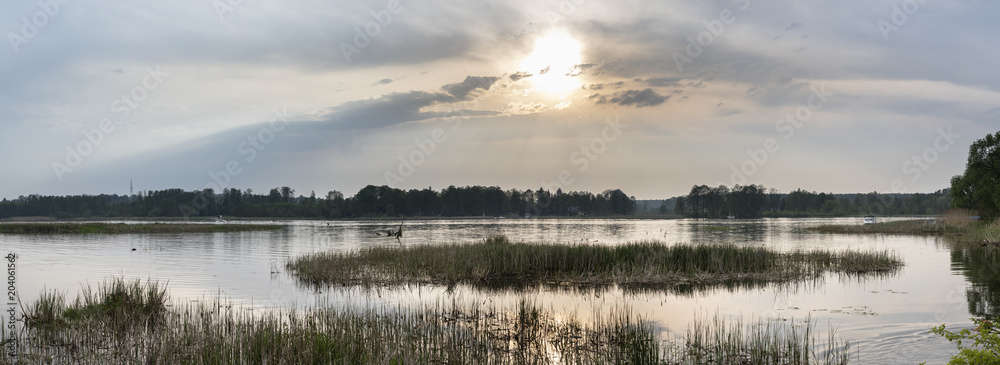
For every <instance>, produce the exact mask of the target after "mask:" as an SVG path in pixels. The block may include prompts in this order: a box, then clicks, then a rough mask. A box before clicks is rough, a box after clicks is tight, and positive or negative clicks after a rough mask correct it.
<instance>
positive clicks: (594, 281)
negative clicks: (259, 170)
mask: <svg viewBox="0 0 1000 365" xmlns="http://www.w3.org/2000/svg"><path fill="white" fill-rule="evenodd" d="M902 265H903V262H902V260H901V259H900V258H899V257H897V256H896V255H895V254H893V253H889V252H888V251H866V252H834V251H827V250H813V251H793V252H778V251H774V250H771V249H767V248H764V247H759V246H753V247H751V246H736V245H731V244H723V245H687V244H684V245H674V246H667V245H664V244H662V243H657V242H652V241H647V242H635V243H629V244H624V245H621V246H600V245H588V244H573V245H557V244H543V243H524V242H516V243H515V242H510V241H509V240H507V238H505V237H502V236H498V237H491V238H488V239H485V240H483V241H480V242H477V243H456V244H443V245H421V246H411V247H386V246H377V247H368V248H363V249H360V250H355V251H351V252H346V253H337V252H332V253H316V254H310V255H305V256H301V257H298V258H296V259H293V260H290V261H289V262H288V263H287V264H286V266H287V267H288V269H289V270H290V272H292V273H294V274H295V275H296V277H297V278H298V279H299V280H301V281H302V282H304V283H308V284H312V285H335V286H351V285H360V286H391V285H404V284H440V285H454V284H469V285H475V286H483V287H491V286H497V285H503V284H505V283H516V284H519V285H525V284H534V285H537V284H557V285H576V286H602V285H618V286H622V287H644V288H650V287H661V288H666V287H671V286H679V285H716V284H732V283H787V282H794V281H799V280H805V279H809V278H816V277H818V276H820V275H822V274H823V273H825V272H839V273H847V274H867V273H886V272H894V271H895V270H897V269H898V268H900V267H902Z"/></svg>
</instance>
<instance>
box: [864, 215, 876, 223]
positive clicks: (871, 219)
mask: <svg viewBox="0 0 1000 365" xmlns="http://www.w3.org/2000/svg"><path fill="white" fill-rule="evenodd" d="M874 223H875V216H874V215H869V216H865V220H864V222H863V224H874Z"/></svg>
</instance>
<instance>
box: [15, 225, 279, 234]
mask: <svg viewBox="0 0 1000 365" xmlns="http://www.w3.org/2000/svg"><path fill="white" fill-rule="evenodd" d="M283 228H285V226H281V225H270V224H192V223H152V224H125V223H0V233H10V234H87V233H97V234H130V233H213V232H242V231H273V230H279V229H283Z"/></svg>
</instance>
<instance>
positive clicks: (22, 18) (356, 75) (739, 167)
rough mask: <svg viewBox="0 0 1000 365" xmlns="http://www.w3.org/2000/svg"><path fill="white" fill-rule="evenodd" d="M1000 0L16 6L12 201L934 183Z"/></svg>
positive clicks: (651, 194)
mask: <svg viewBox="0 0 1000 365" xmlns="http://www.w3.org/2000/svg"><path fill="white" fill-rule="evenodd" d="M998 13H1000V2H995V1H986V0H952V1H940V0H905V1H902V0H897V1H882V0H842V1H808V2H803V1H792V0H770V1H765V0H715V1H690V0H687V1H628V0H626V1H597V0H541V1H539V0H531V1H528V0H525V1H520V0H510V1H432V0H392V1H384V0H379V1H336V0H335V1H274V0H201V1H183V0H182V1H170V2H163V1H148V0H136V1H128V2H122V1H104V0H91V1H79V0H41V1H6V2H3V3H2V4H0V31H2V32H3V33H4V34H5V35H6V36H5V40H6V42H7V44H6V45H4V46H0V152H2V157H0V171H3V178H2V179H0V197H5V198H16V197H17V196H20V195H28V194H44V195H68V194H100V193H110V194H125V193H128V189H129V184H130V182H131V183H132V184H134V187H135V190H136V191H141V190H159V189H166V188H182V189H185V190H195V189H198V190H200V189H204V188H213V189H215V190H216V191H217V192H218V191H219V190H221V189H222V188H239V189H247V188H250V189H253V191H255V192H266V191H267V190H269V189H270V188H273V187H278V186H289V187H292V188H293V189H295V190H296V192H297V193H298V194H303V195H308V194H309V193H310V192H313V191H315V192H316V194H317V195H318V196H324V195H325V194H326V192H328V191H331V190H338V191H342V192H344V193H345V194H346V195H353V193H354V192H356V191H358V190H359V189H360V188H362V187H364V186H365V185H370V184H371V185H389V186H393V187H398V188H404V189H412V188H417V189H423V188H427V187H432V188H434V189H442V188H445V187H447V186H449V185H455V186H466V185H490V186H500V187H502V188H504V189H510V188H517V189H538V188H539V187H543V188H546V189H549V190H556V189H562V190H564V191H590V192H601V191H604V190H607V189H616V188H618V189H622V190H623V191H624V192H626V193H627V194H629V195H632V196H635V197H636V198H638V199H658V198H668V197H672V196H677V195H684V194H686V193H687V192H688V191H689V190H690V188H691V186H692V185H701V184H705V185H710V186H718V185H727V186H733V185H736V184H739V185H746V184H762V185H764V186H766V187H768V188H776V189H778V190H780V191H782V192H788V191H791V190H794V189H797V188H803V189H806V190H810V191H819V192H835V193H854V192H871V191H878V192H881V193H888V192H933V191H935V190H938V189H942V188H946V187H948V184H949V179H950V178H951V177H952V176H954V175H957V174H961V173H962V171H963V170H964V167H965V161H966V157H967V153H968V152H967V151H968V148H969V145H970V144H971V143H972V142H973V141H975V140H976V139H979V138H982V137H983V136H985V135H986V134H990V133H995V132H996V131H997V130H998V129H1000V128H998V126H1000V68H997V67H995V61H996V60H998V59H1000V47H996V39H995V38H996V35H997V34H1000V23H997V22H995V21H993V17H994V16H995V14H998Z"/></svg>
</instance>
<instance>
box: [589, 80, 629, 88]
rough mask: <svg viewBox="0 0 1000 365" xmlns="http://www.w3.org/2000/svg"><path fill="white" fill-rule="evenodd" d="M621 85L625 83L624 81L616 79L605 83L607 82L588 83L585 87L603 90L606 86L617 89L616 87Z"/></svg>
mask: <svg viewBox="0 0 1000 365" xmlns="http://www.w3.org/2000/svg"><path fill="white" fill-rule="evenodd" d="M622 85H625V81H618V82H612V83H607V84H590V85H587V88H588V89H590V90H604V88H606V87H613V88H615V89H618V88H621V87H622Z"/></svg>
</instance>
